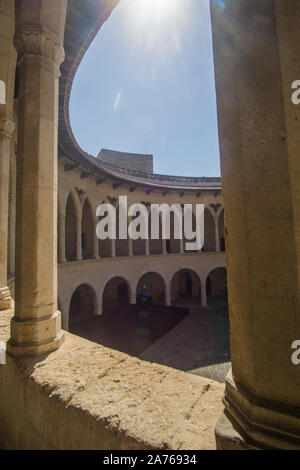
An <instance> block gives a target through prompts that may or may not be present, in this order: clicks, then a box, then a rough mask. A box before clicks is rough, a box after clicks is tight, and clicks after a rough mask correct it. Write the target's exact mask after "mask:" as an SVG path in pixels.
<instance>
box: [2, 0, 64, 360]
mask: <svg viewBox="0 0 300 470" xmlns="http://www.w3.org/2000/svg"><path fill="white" fill-rule="evenodd" d="M18 5H19V9H18V19H17V31H16V36H15V40H16V46H17V49H18V53H19V70H20V94H19V128H18V130H19V136H18V158H17V224H16V240H17V242H16V276H15V280H16V285H15V288H16V303H15V317H14V318H13V319H12V321H11V337H10V340H9V342H8V352H9V353H10V354H12V355H14V356H22V357H25V356H39V355H41V354H47V353H49V352H51V351H53V350H55V349H57V348H58V347H59V346H60V344H61V343H62V341H63V331H62V329H61V313H60V312H59V311H58V310H57V126H58V79H59V66H60V64H61V62H62V61H63V58H64V53H63V47H62V44H63V34H64V24H65V17H66V1H65V0H53V1H51V4H49V1H48V0H24V1H20V2H18Z"/></svg>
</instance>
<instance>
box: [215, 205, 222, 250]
mask: <svg viewBox="0 0 300 470" xmlns="http://www.w3.org/2000/svg"><path fill="white" fill-rule="evenodd" d="M219 215H220V214H219ZM214 220H215V234H216V251H217V252H218V253H219V252H220V251H221V250H220V233H219V217H218V216H216V217H215V218H214Z"/></svg>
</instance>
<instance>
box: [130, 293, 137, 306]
mask: <svg viewBox="0 0 300 470" xmlns="http://www.w3.org/2000/svg"><path fill="white" fill-rule="evenodd" d="M129 303H130V305H135V304H136V291H133V292H131V291H130V295H129Z"/></svg>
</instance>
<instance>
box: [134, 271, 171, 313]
mask: <svg viewBox="0 0 300 470" xmlns="http://www.w3.org/2000/svg"><path fill="white" fill-rule="evenodd" d="M136 300H137V303H138V304H140V303H143V304H149V305H165V282H164V280H163V278H162V276H161V275H160V274H158V273H153V272H150V273H147V274H144V275H143V276H142V277H141V278H140V280H139V282H138V285H137V289H136Z"/></svg>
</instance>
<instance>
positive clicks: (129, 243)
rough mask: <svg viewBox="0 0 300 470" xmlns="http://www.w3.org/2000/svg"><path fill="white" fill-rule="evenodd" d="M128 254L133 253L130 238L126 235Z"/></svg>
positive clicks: (131, 254)
mask: <svg viewBox="0 0 300 470" xmlns="http://www.w3.org/2000/svg"><path fill="white" fill-rule="evenodd" d="M128 256H134V255H133V248H132V239H131V238H130V237H129V236H128Z"/></svg>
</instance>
